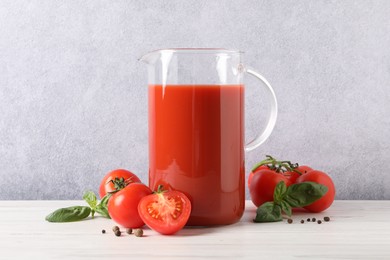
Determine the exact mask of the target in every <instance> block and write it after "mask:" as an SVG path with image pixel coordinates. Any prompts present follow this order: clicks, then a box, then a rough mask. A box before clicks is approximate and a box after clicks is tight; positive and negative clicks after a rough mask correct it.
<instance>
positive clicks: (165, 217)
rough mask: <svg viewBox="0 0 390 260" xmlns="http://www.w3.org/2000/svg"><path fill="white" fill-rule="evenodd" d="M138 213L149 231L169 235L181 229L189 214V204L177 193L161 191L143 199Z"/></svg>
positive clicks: (185, 197)
mask: <svg viewBox="0 0 390 260" xmlns="http://www.w3.org/2000/svg"><path fill="white" fill-rule="evenodd" d="M138 212H139V214H140V216H141V218H142V220H143V221H144V222H145V224H146V225H148V226H149V227H150V228H151V229H153V230H155V231H157V232H159V233H161V234H164V235H171V234H174V233H176V232H177V231H179V230H180V229H182V228H183V227H184V226H185V224H186V223H187V221H188V218H189V217H190V213H191V202H190V200H189V199H188V198H187V196H186V195H184V194H183V193H181V192H179V191H161V192H157V193H155V194H151V195H148V196H146V197H143V198H142V199H141V201H140V203H139V204H138Z"/></svg>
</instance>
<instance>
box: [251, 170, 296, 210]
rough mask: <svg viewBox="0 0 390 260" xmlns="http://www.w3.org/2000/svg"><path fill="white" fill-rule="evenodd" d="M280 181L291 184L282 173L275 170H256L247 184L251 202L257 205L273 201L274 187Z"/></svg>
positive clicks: (287, 184)
mask: <svg viewBox="0 0 390 260" xmlns="http://www.w3.org/2000/svg"><path fill="white" fill-rule="evenodd" d="M280 181H284V183H285V184H286V186H287V187H288V186H290V185H291V184H292V183H291V181H290V180H289V179H287V178H286V177H285V176H284V175H283V174H280V173H276V172H275V171H272V170H265V169H264V170H260V171H258V172H256V173H255V174H254V175H253V177H252V180H251V184H250V186H249V192H250V195H251V199H252V202H253V204H255V205H256V206H257V207H259V206H260V205H262V204H263V203H265V202H267V201H273V200H274V190H275V187H276V185H277V184H278V183H279V182H280Z"/></svg>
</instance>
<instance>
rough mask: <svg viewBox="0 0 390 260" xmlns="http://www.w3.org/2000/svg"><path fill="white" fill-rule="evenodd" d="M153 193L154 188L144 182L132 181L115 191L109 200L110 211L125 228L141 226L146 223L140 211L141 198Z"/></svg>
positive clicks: (111, 215)
mask: <svg viewBox="0 0 390 260" xmlns="http://www.w3.org/2000/svg"><path fill="white" fill-rule="evenodd" d="M150 194H152V190H151V189H149V187H148V186H146V185H144V184H142V183H130V184H129V185H127V186H126V187H125V188H124V189H122V190H120V191H118V192H116V193H114V194H113V195H112V196H111V198H110V200H109V201H108V213H109V214H110V217H111V218H112V219H113V220H114V221H115V222H116V223H118V224H119V225H121V226H123V227H125V228H139V227H142V226H143V225H144V222H143V221H142V219H141V217H140V216H139V213H138V203H139V202H140V200H141V199H142V198H143V197H145V196H147V195H150Z"/></svg>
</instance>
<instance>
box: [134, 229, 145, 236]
mask: <svg viewBox="0 0 390 260" xmlns="http://www.w3.org/2000/svg"><path fill="white" fill-rule="evenodd" d="M143 234H144V231H143V230H142V229H140V228H137V229H135V230H134V235H135V236H136V237H142V236H143Z"/></svg>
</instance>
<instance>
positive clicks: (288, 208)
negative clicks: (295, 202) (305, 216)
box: [280, 200, 292, 217]
mask: <svg viewBox="0 0 390 260" xmlns="http://www.w3.org/2000/svg"><path fill="white" fill-rule="evenodd" d="M280 206H281V207H282V211H283V212H284V213H286V214H287V215H288V216H289V217H291V215H292V208H291V206H290V205H289V204H288V203H287V202H286V201H284V200H283V201H282V202H281V203H280Z"/></svg>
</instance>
